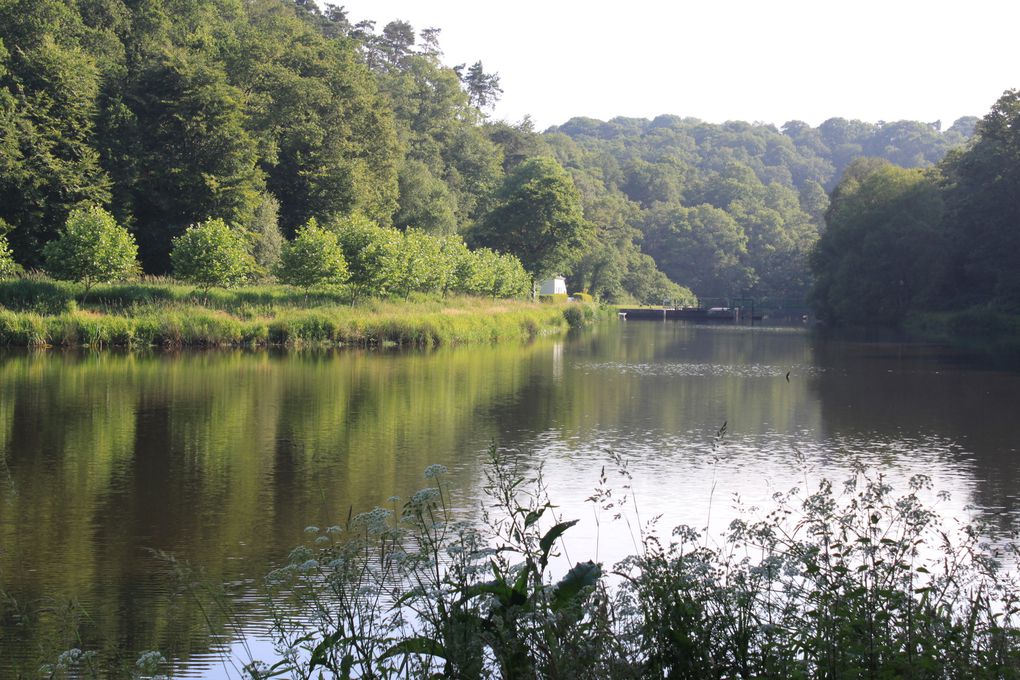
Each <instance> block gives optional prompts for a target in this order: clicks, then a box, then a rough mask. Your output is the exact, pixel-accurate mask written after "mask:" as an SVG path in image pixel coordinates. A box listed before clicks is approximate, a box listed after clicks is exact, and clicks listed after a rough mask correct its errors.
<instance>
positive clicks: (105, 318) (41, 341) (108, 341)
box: [0, 277, 595, 347]
mask: <svg viewBox="0 0 1020 680" xmlns="http://www.w3.org/2000/svg"><path fill="white" fill-rule="evenodd" d="M594 310H595V307H594V306H592V305H571V306H569V307H563V306H559V305H557V306H550V305H542V304H536V303H531V302H523V301H518V300H494V299H490V298H474V297H449V298H443V297H439V296H426V295H416V296H412V297H411V298H410V299H407V300H392V299H378V298H365V299H363V300H360V301H358V302H357V303H356V304H354V305H352V304H350V301H349V297H348V295H347V294H346V293H345V292H344V291H340V290H321V291H312V292H311V293H310V294H305V293H304V292H303V291H298V290H297V289H294V288H291V287H289V286H281V285H264V286H247V287H242V288H236V289H215V290H211V291H209V292H208V294H206V293H203V292H202V291H200V290H199V289H197V288H194V287H192V286H185V285H181V284H178V283H174V282H170V281H165V280H152V281H147V282H143V283H135V284H119V285H103V286H95V287H94V288H93V289H92V290H91V291H90V292H89V294H88V295H87V296H86V295H85V294H84V289H83V287H81V286H76V285H74V284H68V283H63V282H54V281H50V280H48V279H45V278H41V277H29V278H24V279H20V280H16V281H4V282H0V344H3V345H13V346H22V347H46V346H58V347H76V346H89V347H106V346H125V347H147V346H162V347H220V346H232V347H236V346H253V347H261V346H268V345H284V346H301V345H309V344H315V345H331V346H348V345H355V346H376V345H390V344H393V345H398V346H412V347H436V346H440V345H457V344H468V343H472V344H477V343H494V342H506V341H521V340H528V339H530V338H534V337H536V336H538V335H541V334H544V333H553V332H560V331H563V330H565V329H566V328H568V327H570V326H579V325H584V324H585V323H589V322H591V321H592V320H593V319H594V317H595V311H594Z"/></svg>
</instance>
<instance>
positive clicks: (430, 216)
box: [393, 160, 457, 234]
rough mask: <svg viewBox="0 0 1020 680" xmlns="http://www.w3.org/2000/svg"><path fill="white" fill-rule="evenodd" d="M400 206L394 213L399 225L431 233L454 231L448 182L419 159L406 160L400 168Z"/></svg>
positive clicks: (452, 203)
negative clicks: (434, 173)
mask: <svg viewBox="0 0 1020 680" xmlns="http://www.w3.org/2000/svg"><path fill="white" fill-rule="evenodd" d="M399 185H400V198H399V201H398V204H399V208H398V209H397V213H396V214H395V215H394V216H393V225H394V226H395V227H397V228H398V229H407V228H409V227H415V228H417V229H421V230H423V231H426V232H428V233H430V234H452V233H454V232H456V231H457V216H456V214H455V211H456V208H457V205H456V202H455V201H454V199H453V197H452V196H451V195H450V191H449V189H448V188H447V185H446V183H445V182H443V181H442V180H440V179H438V178H437V177H435V176H434V175H433V174H432V173H431V172H430V171H429V169H428V166H426V165H425V164H424V163H422V162H421V161H415V160H409V161H407V162H406V163H404V167H403V168H401V170H400V181H399Z"/></svg>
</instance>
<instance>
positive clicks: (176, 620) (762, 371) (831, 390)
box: [0, 322, 1020, 677]
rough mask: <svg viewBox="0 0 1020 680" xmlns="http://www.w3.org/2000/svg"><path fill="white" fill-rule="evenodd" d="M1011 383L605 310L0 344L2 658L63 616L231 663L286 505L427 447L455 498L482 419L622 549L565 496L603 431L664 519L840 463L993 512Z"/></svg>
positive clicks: (877, 346) (35, 641)
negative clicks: (502, 337)
mask: <svg viewBox="0 0 1020 680" xmlns="http://www.w3.org/2000/svg"><path fill="white" fill-rule="evenodd" d="M1018 406H1020V374H1018V373H1016V372H1010V371H999V370H993V369H989V368H984V367H982V366H981V365H979V364H976V363H974V362H973V361H970V360H968V359H967V358H966V357H961V356H959V355H956V354H953V353H950V352H947V351H944V350H940V349H939V348H935V347H932V346H924V345H911V344H898V343H885V344H881V343H851V342H838V341H826V340H821V339H817V338H812V337H811V336H809V335H807V334H805V333H803V332H801V331H799V330H796V329H768V328H756V329H750V328H734V327H705V326H688V325H681V324H674V323H666V324H662V323H656V322H630V323H626V322H620V323H617V322H612V323H607V324H604V325H603V326H602V327H600V328H598V329H596V330H595V331H592V332H589V333H586V334H582V335H578V336H576V337H569V338H559V339H545V340H541V341H539V342H536V343H534V344H532V345H529V346H527V347H492V348H490V347H485V348H465V349H456V350H449V351H442V352H436V353H430V354H418V353H412V354H388V353H373V352H341V353H331V354H314V353H290V354H272V353H268V354H267V353H255V354H250V353H222V352H218V353H185V354H173V355H168V354H155V355H117V354H112V353H101V354H91V355H90V354H84V355H83V354H61V353H59V352H48V353H38V354H26V353H8V354H3V355H0V677H12V676H13V677H17V674H18V673H24V674H25V675H27V676H33V677H34V676H35V672H36V669H37V664H38V662H37V660H36V659H37V657H39V656H40V655H43V656H45V655H47V654H51V653H52V652H53V651H54V650H59V649H66V648H67V647H69V646H76V645H78V644H79V643H78V642H75V638H74V637H73V635H72V633H71V631H72V630H73V629H77V630H78V631H80V634H81V636H82V642H81V644H84V645H85V646H86V647H87V648H90V649H95V650H98V651H99V653H100V655H101V658H102V663H103V665H106V666H109V667H113V668H124V667H127V666H130V664H131V663H133V661H134V659H135V658H137V655H138V652H139V651H140V650H147V649H158V650H160V651H162V652H163V653H164V654H165V655H166V656H168V657H173V658H174V659H175V661H174V668H173V670H174V674H175V676H177V677H224V676H229V677H237V676H238V674H237V673H236V671H235V670H234V669H232V668H231V666H230V665H229V664H226V665H225V664H223V663H222V662H221V661H219V660H218V657H217V654H218V652H220V651H222V650H224V649H230V650H233V651H234V652H235V653H238V654H243V652H242V643H241V642H239V639H241V638H243V639H244V640H245V641H246V644H248V645H251V646H252V647H253V649H252V651H253V653H254V654H256V655H257V656H267V655H268V654H269V650H268V649H267V648H266V643H265V642H264V641H263V640H262V638H261V637H260V632H261V631H264V630H265V628H266V626H267V624H266V620H267V617H266V616H265V614H264V611H265V610H264V606H263V603H262V602H261V599H260V598H259V596H258V593H259V588H258V581H259V579H260V577H261V576H263V575H264V574H265V573H266V572H267V571H268V570H269V569H271V568H272V566H273V565H274V564H277V563H278V562H279V561H280V560H282V559H283V558H284V557H285V556H286V554H287V552H288V551H289V550H290V548H292V547H293V546H295V545H297V544H299V543H301V542H302V541H303V540H304V539H305V535H304V534H303V529H304V527H306V526H308V525H321V526H326V525H330V524H336V523H342V522H343V520H344V518H346V516H347V514H348V512H349V509H351V508H353V509H354V511H355V512H357V511H359V510H365V509H370V508H372V507H373V506H375V505H377V504H383V505H384V504H385V503H386V500H387V498H388V497H390V496H391V495H393V494H399V495H402V496H405V497H406V496H408V495H410V493H412V492H413V491H414V490H415V489H417V488H419V487H421V486H424V479H423V478H422V470H423V469H424V468H425V467H426V466H427V465H429V464H431V463H441V464H444V465H447V466H448V467H449V468H450V475H449V479H448V483H449V485H450V487H451V488H453V489H454V490H455V492H456V498H457V503H458V504H459V505H460V506H462V507H464V508H471V507H473V506H474V504H475V502H476V501H477V500H478V499H479V498H480V497H481V486H482V480H483V479H484V465H485V459H486V455H487V450H488V447H489V446H490V444H491V443H492V442H498V443H499V444H500V445H501V446H504V447H510V448H515V449H519V450H520V451H522V452H523V453H522V455H524V456H525V457H526V458H527V461H528V462H529V464H532V465H538V464H539V463H541V464H542V465H544V470H545V476H546V479H547V481H548V482H549V484H550V487H551V488H552V489H553V495H554V501H555V502H556V503H557V505H558V506H559V508H560V511H561V512H562V514H563V515H564V516H565V517H567V518H575V517H576V518H581V519H582V524H580V525H579V526H578V527H576V528H575V529H574V530H572V532H571V533H572V535H570V536H569V539H570V540H569V541H568V544H567V548H568V554H569V556H570V558H571V559H573V560H581V559H589V558H592V557H596V556H597V557H598V559H601V560H603V561H607V562H611V561H613V560H615V559H617V558H619V557H622V556H624V555H626V554H627V553H628V552H630V551H632V550H633V536H632V533H633V532H632V530H630V529H628V528H627V526H625V525H624V524H623V523H616V524H612V525H609V526H607V525H606V524H603V526H602V528H601V531H600V532H598V533H597V532H596V528H595V523H594V521H593V519H592V518H593V509H592V507H591V504H589V503H586V502H585V498H587V497H588V496H589V495H590V494H591V493H592V489H593V487H594V486H595V484H596V483H597V481H598V475H599V470H600V469H601V467H602V466H603V465H607V470H611V469H612V463H611V462H610V457H609V454H608V453H607V452H608V451H610V450H611V451H615V452H618V453H620V454H622V455H623V456H624V457H625V458H626V459H627V460H628V461H629V465H630V470H631V472H632V473H633V475H634V480H633V489H634V495H635V497H636V500H637V503H638V507H639V508H640V513H641V516H642V518H645V519H647V518H650V517H651V516H653V515H656V514H662V515H663V519H662V524H661V526H662V527H664V528H665V529H668V528H669V527H672V526H673V525H675V524H678V523H689V524H692V525H694V526H697V527H704V526H707V525H711V526H712V527H713V529H715V530H718V529H719V528H720V527H723V526H725V524H726V523H727V522H728V521H729V519H730V518H732V516H733V513H734V512H735V510H734V494H739V496H740V497H741V500H742V502H743V503H745V504H766V503H767V500H768V498H769V497H770V495H771V494H772V493H773V492H774V491H779V490H787V489H789V488H790V487H792V486H794V485H802V486H803V485H804V484H813V483H817V481H818V479H820V478H822V477H829V478H833V479H842V478H843V477H844V476H845V475H846V474H847V472H848V470H849V469H850V467H851V465H853V463H854V462H855V461H863V462H866V463H868V464H871V465H873V466H875V467H876V468H878V469H881V470H882V471H883V473H884V474H886V475H887V476H888V477H889V479H890V480H892V481H893V482H894V483H897V484H899V483H905V480H906V479H908V478H909V477H910V476H911V475H913V474H915V473H918V472H923V473H925V474H928V475H930V476H931V477H932V478H933V480H934V483H935V487H936V489H941V490H947V491H949V492H950V493H951V494H952V499H951V500H950V501H948V502H946V503H943V504H942V509H943V511H944V512H946V513H947V514H949V515H956V516H959V517H960V518H962V519H966V518H967V517H970V516H972V514H973V513H975V512H978V513H984V514H987V515H990V516H993V517H995V518H996V521H997V522H998V523H999V526H1001V527H1002V528H1003V529H1006V528H1008V527H1010V526H1011V525H1012V524H1013V523H1014V519H1015V518H1016V516H1017V514H1018V511H1020V500H1018V497H1020V458H1018V447H1020V437H1018V435H1020V416H1018V414H1020V408H1018ZM723 423H725V424H726V435H725V437H724V438H723V439H722V440H721V442H718V443H715V440H716V437H715V435H716V433H717V432H718V431H719V429H720V427H721V426H722V425H723ZM714 443H715V445H714ZM610 479H611V480H613V477H612V474H611V476H610ZM616 479H617V480H621V479H622V478H619V477H617V478H616ZM617 483H619V484H621V485H622V481H617ZM970 506H973V507H974V509H972V508H971V507H970ZM159 553H166V554H171V555H173V556H174V558H175V559H176V560H177V561H178V564H186V565H189V568H193V569H195V570H196V571H197V573H199V574H200V575H201V579H202V580H203V582H209V583H227V584H229V589H228V591H227V592H228V593H229V598H230V606H229V614H228V613H227V612H225V611H211V612H210V611H208V610H204V611H203V610H202V609H201V608H199V607H198V606H196V604H195V601H194V599H193V598H189V597H186V596H183V595H181V594H180V593H179V591H178V589H177V587H176V586H175V579H174V576H173V572H174V569H173V567H172V565H170V564H169V563H168V562H167V560H166V559H165V558H163V557H160V555H159ZM40 611H42V613H41V614H40V613H39V612H40Z"/></svg>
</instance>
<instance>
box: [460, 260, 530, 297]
mask: <svg viewBox="0 0 1020 680" xmlns="http://www.w3.org/2000/svg"><path fill="white" fill-rule="evenodd" d="M472 255H473V260H474V261H473V262H472V263H471V266H470V268H469V269H468V271H470V274H469V277H468V278H466V279H465V280H464V282H463V284H462V285H464V286H465V290H466V292H468V293H470V294H472V295H486V296H489V297H491V298H520V297H526V296H530V295H531V290H532V279H531V275H530V274H529V273H528V272H527V271H525V269H524V266H523V265H522V264H521V261H520V260H518V259H517V258H516V257H515V256H513V255H501V254H499V253H497V252H496V251H494V250H491V249H489V248H479V249H478V250H475V251H472Z"/></svg>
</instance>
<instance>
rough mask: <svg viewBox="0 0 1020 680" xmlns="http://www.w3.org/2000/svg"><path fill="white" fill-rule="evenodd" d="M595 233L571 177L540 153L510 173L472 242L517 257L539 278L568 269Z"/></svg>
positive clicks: (473, 232) (476, 230) (558, 165)
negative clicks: (578, 251) (567, 266)
mask: <svg viewBox="0 0 1020 680" xmlns="http://www.w3.org/2000/svg"><path fill="white" fill-rule="evenodd" d="M591 232H592V226H591V224H590V223H589V222H588V221H587V220H585V219H584V215H583V213H582V210H581V197H580V195H579V194H578V191H577V188H576V187H575V186H574V183H573V181H572V180H571V178H570V175H568V174H567V172H566V171H565V170H564V169H563V167H562V166H560V164H559V163H557V162H556V161H555V160H553V159H552V158H545V157H539V158H532V159H529V160H527V161H524V162H523V163H521V164H520V165H519V166H517V168H515V169H514V171H513V172H512V173H510V175H508V176H507V178H506V181H505V182H504V183H503V186H502V187H501V188H500V191H499V194H498V197H497V204H496V206H495V207H494V208H493V209H492V211H490V212H489V214H487V215H486V216H485V218H484V219H483V220H482V222H481V223H480V224H479V225H478V226H477V227H476V228H475V229H474V230H473V231H472V232H470V240H471V241H472V242H473V243H475V244H476V245H479V246H484V247H488V248H492V249H493V250H496V251H498V252H501V253H510V254H513V255H515V256H517V257H518V258H519V259H520V261H521V263H522V264H523V265H524V268H525V269H526V270H527V271H528V273H529V274H531V276H532V277H533V278H535V279H539V278H542V277H545V276H549V275H551V274H555V273H558V272H559V271H560V269H561V268H563V267H565V266H566V265H567V264H568V262H569V261H570V259H571V257H572V256H574V255H575V254H576V251H577V250H578V249H579V248H580V247H581V246H582V245H584V243H585V239H586V238H587V237H588V235H589V234H590V233H591Z"/></svg>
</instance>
